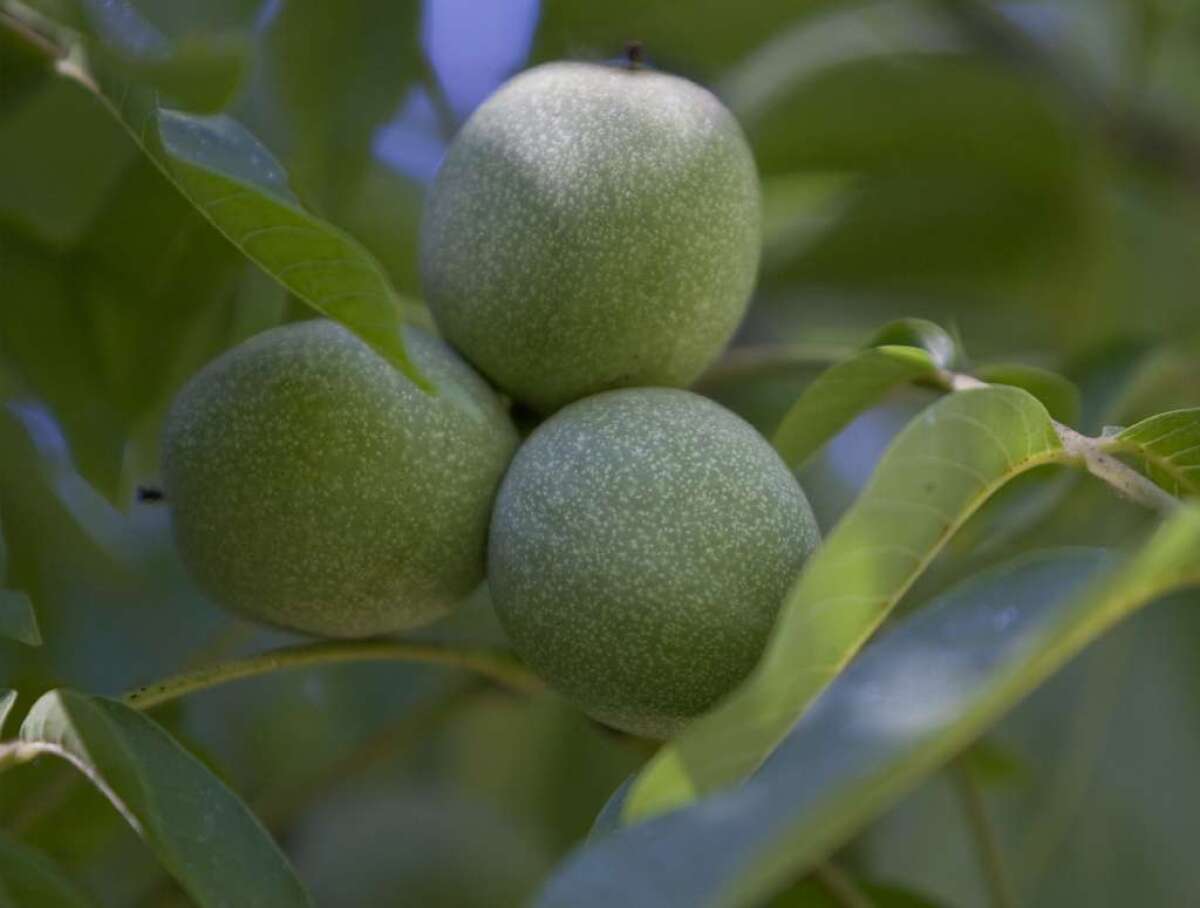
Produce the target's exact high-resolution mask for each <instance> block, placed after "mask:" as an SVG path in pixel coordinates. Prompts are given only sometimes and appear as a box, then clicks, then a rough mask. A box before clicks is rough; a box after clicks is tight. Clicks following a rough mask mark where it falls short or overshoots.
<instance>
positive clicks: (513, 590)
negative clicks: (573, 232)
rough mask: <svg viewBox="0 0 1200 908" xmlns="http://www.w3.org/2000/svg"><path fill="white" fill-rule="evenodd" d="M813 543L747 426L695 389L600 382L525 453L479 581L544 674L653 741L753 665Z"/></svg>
mask: <svg viewBox="0 0 1200 908" xmlns="http://www.w3.org/2000/svg"><path fill="white" fill-rule="evenodd" d="M817 542H818V531H817V526H816V521H815V519H814V518H813V515H812V511H811V510H810V508H809V505H808V500H807V499H806V498H805V497H804V493H803V491H801V489H800V486H799V485H798V484H797V482H796V480H795V478H794V477H793V476H792V474H791V473H790V472H789V471H788V469H787V467H786V466H785V465H784V463H783V461H781V460H780V459H779V456H778V455H777V454H776V453H775V451H774V450H773V449H772V448H771V446H770V445H768V444H767V443H766V441H765V440H763V438H762V437H761V436H760V435H759V434H758V433H757V432H756V431H755V430H754V429H753V428H752V427H751V426H750V425H749V424H748V423H746V422H744V421H743V420H742V419H741V418H739V417H738V416H735V415H734V414H733V413H731V412H729V411H728V410H726V409H725V408H723V407H721V406H720V405H718V404H716V403H713V402H712V401H710V400H707V399H705V398H702V397H699V396H697V395H695V394H692V393H691V392H688V391H678V390H674V389H667V388H639V389H629V390H621V391H610V392H607V393H604V394H599V395H596V396H594V397H589V398H586V399H584V400H581V401H579V402H578V403H575V404H571V405H570V406H568V407H565V408H564V409H562V410H560V411H559V412H558V414H556V415H555V416H553V417H552V418H551V419H549V420H548V421H547V422H545V423H543V424H542V425H541V426H540V427H539V428H538V429H537V431H535V432H534V434H533V435H532V436H530V438H529V439H528V440H527V441H526V442H525V444H524V445H522V446H521V449H520V450H519V451H518V452H517V456H516V457H515V458H514V460H513V463H512V466H511V467H510V468H509V471H508V474H507V475H506V476H505V479H504V482H503V483H502V485H501V487H500V494H499V496H498V497H497V499H496V507H495V511H494V513H493V516H492V529H491V538H490V542H489V547H488V583H489V586H490V587H491V592H492V598H493V601H494V603H495V606H496V611H497V614H498V615H499V617H500V620H501V622H502V624H503V625H504V628H505V630H506V631H507V633H508V635H509V637H510V639H511V640H512V643H513V645H514V646H515V647H516V649H517V651H518V652H519V653H520V654H521V655H522V657H523V658H524V659H525V660H526V661H528V663H529V664H530V665H531V666H532V667H533V668H534V669H535V670H536V671H537V672H538V673H540V674H541V675H543V676H544V677H545V678H546V679H547V680H548V681H549V682H550V683H551V684H552V685H553V686H554V687H556V688H557V689H558V690H559V691H561V692H562V693H563V694H564V695H565V696H567V697H568V698H570V699H572V700H573V701H575V702H576V703H577V704H578V705H579V706H581V707H582V708H583V709H584V710H586V711H587V712H588V713H589V714H591V715H592V716H593V717H595V718H596V719H599V720H600V721H602V722H605V723H607V724H609V725H612V726H614V727H616V728H620V729H624V730H626V731H629V732H633V733H635V734H639V735H645V736H648V737H655V738H663V737H668V736H670V735H672V734H674V733H675V732H677V731H678V730H679V729H680V727H681V726H682V725H683V724H684V723H686V722H687V720H688V719H689V718H691V717H692V716H695V715H696V714H698V713H700V712H702V711H704V710H705V709H707V708H708V707H709V706H711V705H712V704H713V703H714V701H716V700H717V699H718V698H719V697H721V696H722V695H723V694H725V693H727V692H728V691H729V690H730V689H731V688H732V687H733V686H734V685H735V684H736V683H737V682H738V681H740V680H741V679H742V678H744V677H745V676H746V675H747V674H748V673H749V671H750V670H751V668H753V666H754V664H755V663H756V662H757V660H758V657H759V655H760V653H761V652H762V649H763V646H764V644H765V643H766V639H767V636H768V634H769V633H770V629H771V627H772V624H773V622H774V620H775V616H776V614H777V612H778V610H779V607H780V605H781V604H782V602H783V599H784V596H785V595H786V593H787V590H788V588H789V586H790V585H791V583H792V581H793V580H794V578H795V577H796V574H797V573H798V572H799V570H800V567H801V565H802V564H803V562H804V560H805V559H806V558H807V557H808V554H809V553H810V552H811V551H812V550H813V549H814V548H815V547H816V545H817Z"/></svg>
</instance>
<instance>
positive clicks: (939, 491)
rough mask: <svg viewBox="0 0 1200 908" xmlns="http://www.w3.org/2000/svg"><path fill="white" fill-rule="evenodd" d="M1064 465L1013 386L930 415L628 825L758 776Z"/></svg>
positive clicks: (647, 785)
mask: <svg viewBox="0 0 1200 908" xmlns="http://www.w3.org/2000/svg"><path fill="white" fill-rule="evenodd" d="M1065 459H1066V456H1065V454H1064V451H1063V448H1062V445H1061V443H1060V441H1059V438H1058V436H1057V434H1056V433H1055V430H1054V427H1053V425H1052V423H1051V420H1050V417H1049V414H1047V413H1046V410H1045V408H1044V407H1043V406H1042V405H1041V404H1040V403H1039V402H1038V401H1037V400H1036V399H1035V398H1033V397H1032V396H1030V395H1029V394H1027V393H1026V392H1024V391H1021V390H1018V389H1016V388H1003V387H995V388H980V389H974V390H969V391H962V392H958V393H955V394H953V395H950V396H948V397H946V398H943V399H942V400H940V401H938V402H937V403H935V404H934V405H933V406H931V407H929V408H928V409H927V410H926V411H924V413H922V414H921V415H920V416H918V417H917V418H916V419H915V420H913V422H912V423H911V424H910V425H909V426H908V427H907V428H906V429H905V430H904V431H903V432H902V433H901V434H900V435H899V436H898V437H897V438H896V440H895V441H894V442H893V443H892V445H891V447H890V448H889V449H888V451H887V453H886V454H885V455H884V458H883V461H882V462H881V463H880V465H879V467H878V468H877V469H876V471H875V474H874V475H873V476H872V478H871V481H870V483H869V484H868V485H867V487H866V489H865V490H864V491H863V493H862V495H861V496H860V497H859V499H858V500H857V501H856V502H855V504H854V506H853V507H852V508H851V509H850V511H848V512H847V514H846V515H845V516H844V517H843V518H842V520H841V522H840V523H839V524H838V525H837V527H836V528H835V529H834V531H833V533H832V534H831V535H830V536H829V538H828V539H827V540H826V541H825V544H824V545H823V546H822V547H821V548H820V549H819V550H818V551H817V552H816V553H815V554H814V555H813V556H812V557H811V558H810V559H809V561H808V563H807V564H806V565H805V567H804V570H803V571H802V573H801V575H800V578H799V580H798V581H797V582H796V585H795V586H794V587H793V588H792V591H791V593H789V595H788V598H787V600H786V601H785V603H784V606H783V609H782V611H781V613H780V617H779V620H778V623H777V624H776V627H775V631H774V633H773V634H772V637H771V640H770V642H769V643H768V645H767V649H766V652H765V653H764V656H763V658H762V660H761V661H760V663H759V665H758V667H757V668H756V669H755V671H754V672H753V673H752V674H751V676H750V677H749V678H748V679H747V680H746V681H745V682H744V683H743V684H742V685H741V686H740V687H739V688H738V689H736V690H735V691H734V692H733V694H731V695H730V696H729V697H728V698H727V699H726V700H725V701H724V702H723V703H721V704H720V705H718V706H717V707H716V708H715V709H714V710H713V711H712V712H710V713H708V714H707V715H705V716H702V717H701V718H699V719H697V720H696V721H694V722H693V723H692V724H691V725H690V726H689V727H688V728H686V729H685V730H684V731H683V733H682V734H681V735H680V736H679V737H678V738H677V739H676V740H675V741H673V742H671V743H670V744H669V745H667V746H666V747H664V748H663V749H662V750H661V751H660V752H659V753H658V755H656V756H655V758H654V759H653V760H651V762H650V763H649V764H648V766H647V768H646V769H645V770H644V771H643V774H642V776H641V778H640V779H639V780H638V782H637V783H635V785H634V788H633V791H632V794H631V796H630V800H629V804H628V806H627V807H626V814H625V815H626V817H627V818H628V819H630V820H633V819H640V818H644V817H646V816H647V815H650V814H653V813H658V812H660V811H662V810H666V809H670V808H672V807H678V806H680V805H682V804H685V803H687V802H688V801H690V800H692V799H693V798H695V797H696V796H697V795H698V794H702V793H704V792H708V791H712V790H714V789H716V788H720V787H722V786H724V785H729V784H732V783H734V782H737V781H740V780H741V779H743V778H745V777H746V776H747V775H748V774H749V773H751V772H753V771H754V769H756V768H757V767H758V766H759V765H760V764H761V762H762V761H763V760H764V759H765V758H766V757H767V755H768V754H769V753H770V752H771V750H772V749H773V748H774V747H775V746H776V745H777V744H778V743H779V741H780V740H782V739H783V737H784V736H785V735H786V734H787V731H788V729H790V728H791V726H792V725H793V724H794V722H795V721H796V719H798V718H799V717H800V715H802V714H803V712H804V710H805V709H806V708H807V707H808V705H809V704H810V703H811V702H812V700H813V698H814V697H816V696H817V695H818V694H819V693H820V692H821V691H822V690H823V689H824V688H825V686H826V685H827V684H828V683H829V682H830V681H831V680H833V678H834V677H836V676H837V674H838V673H839V672H840V671H841V670H842V668H843V667H844V666H845V665H846V663H847V662H848V661H849V660H850V658H851V657H852V656H853V655H854V654H855V653H856V652H857V651H858V649H859V647H861V646H862V644H863V643H864V642H865V641H866V640H867V638H868V637H869V636H870V634H871V633H872V632H873V631H874V630H875V628H876V627H878V625H879V623H880V622H881V621H882V620H883V619H884V618H885V617H886V615H887V614H888V612H889V611H890V610H891V608H892V607H893V606H894V605H895V604H896V602H897V601H898V600H899V598H900V597H901V596H902V595H903V594H904V592H905V590H907V589H908V587H909V586H910V585H911V584H912V583H913V581H914V580H915V579H916V578H917V577H918V576H920V574H921V573H922V571H924V569H925V567H926V566H927V565H928V564H929V562H930V561H931V560H932V558H933V557H934V555H936V554H937V552H938V551H939V550H940V549H941V548H942V547H943V546H944V545H945V543H946V541H947V540H948V539H949V538H950V537H951V536H952V535H953V534H954V533H955V531H956V530H957V529H958V528H959V527H960V526H961V525H962V524H963V523H964V522H965V521H966V520H967V518H968V517H970V515H971V514H973V513H974V512H975V511H976V510H978V509H979V507H980V506H981V505H982V504H983V503H984V502H985V501H986V500H987V499H988V498H990V497H991V495H992V494H993V493H995V492H996V491H997V490H998V489H999V488H1001V487H1002V486H1003V485H1004V484H1005V483H1006V482H1008V481H1009V480H1011V479H1013V478H1014V477H1015V476H1018V475H1020V474H1022V473H1025V472H1027V471H1028V470H1031V469H1033V468H1035V467H1038V466H1041V465H1043V464H1048V463H1056V462H1062V461H1064V460H1065Z"/></svg>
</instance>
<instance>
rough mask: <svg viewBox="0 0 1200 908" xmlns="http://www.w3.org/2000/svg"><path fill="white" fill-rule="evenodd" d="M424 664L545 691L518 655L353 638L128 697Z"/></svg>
mask: <svg viewBox="0 0 1200 908" xmlns="http://www.w3.org/2000/svg"><path fill="white" fill-rule="evenodd" d="M388 661H401V662H422V663H428V664H431V665H447V666H453V667H457V668H465V669H470V670H471V671H474V672H478V673H479V674H481V675H483V676H485V677H487V678H490V679H491V680H493V681H496V682H498V683H500V684H502V685H504V686H505V687H509V688H512V689H513V690H516V691H519V692H521V693H533V692H536V691H539V690H541V689H542V687H543V685H542V681H541V680H540V679H539V678H538V677H537V676H535V675H534V674H533V673H532V672H530V671H529V669H527V668H525V666H524V665H522V664H521V663H520V662H519V661H518V660H517V659H516V657H514V656H512V655H510V654H509V653H506V652H503V651H501V650H495V649H482V648H480V649H464V648H459V647H453V646H448V645H446V644H442V643H416V642H410V641H406V640H353V641H331V642H326V643H310V644H304V645H301V646H289V647H284V648H282V649H277V650H270V651H268V652H265V653H258V654H256V655H254V656H248V657H246V658H244V659H235V660H233V661H230V662H225V663H222V664H220V665H215V666H212V667H210V668H204V669H199V670H198V671H194V672H185V673H183V674H180V675H175V676H173V677H170V678H166V679H164V680H162V681H158V682H155V683H153V684H149V685H147V686H145V687H140V688H138V689H137V690H133V691H130V692H129V693H127V694H126V695H125V696H124V698H123V699H124V702H125V704H126V705H127V706H132V707H133V708H134V709H153V708H154V707H155V706H159V705H161V704H163V703H168V702H170V701H172V700H177V699H178V698H180V697H184V696H187V695H188V694H192V693H196V692H198V691H202V690H207V689H209V688H211V687H217V686H219V685H222V684H228V683H229V682H231V681H240V680H242V679H243V678H254V677H257V676H258V675H266V674H270V673H272V672H277V671H288V670H291V669H297V668H308V667H310V666H314V665H332V664H336V663H346V662H388Z"/></svg>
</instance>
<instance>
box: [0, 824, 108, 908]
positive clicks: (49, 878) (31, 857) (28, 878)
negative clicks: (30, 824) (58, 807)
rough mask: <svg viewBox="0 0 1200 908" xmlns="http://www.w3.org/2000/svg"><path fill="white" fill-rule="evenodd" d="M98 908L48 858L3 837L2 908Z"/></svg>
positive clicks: (0, 846) (0, 869) (0, 845)
mask: <svg viewBox="0 0 1200 908" xmlns="http://www.w3.org/2000/svg"><path fill="white" fill-rule="evenodd" d="M95 905H96V903H95V902H93V901H92V900H91V899H90V898H89V897H88V896H87V894H86V893H84V892H83V891H82V890H81V889H80V888H79V887H78V886H77V885H76V884H75V882H74V881H72V880H71V879H70V878H69V877H68V876H67V875H66V873H65V872H64V871H63V869H62V868H61V867H59V866H58V865H57V864H55V863H54V862H53V861H52V860H50V858H48V857H47V856H46V855H44V854H42V853H41V852H40V851H38V850H37V849H35V848H30V847H29V846H28V845H23V844H21V843H20V842H17V841H15V840H14V839H10V838H9V837H8V836H6V835H0V908H95Z"/></svg>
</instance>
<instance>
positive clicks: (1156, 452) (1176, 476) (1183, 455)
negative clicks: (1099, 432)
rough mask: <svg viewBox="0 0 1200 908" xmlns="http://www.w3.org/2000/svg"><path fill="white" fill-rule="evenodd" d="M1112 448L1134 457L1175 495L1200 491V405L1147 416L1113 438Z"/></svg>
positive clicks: (1154, 478)
mask: <svg viewBox="0 0 1200 908" xmlns="http://www.w3.org/2000/svg"><path fill="white" fill-rule="evenodd" d="M1108 450H1109V451H1111V452H1112V453H1115V454H1126V455H1130V456H1131V457H1133V458H1134V459H1135V460H1137V461H1138V462H1139V463H1140V464H1141V466H1142V468H1143V469H1144V471H1145V473H1146V475H1147V476H1149V477H1150V478H1151V479H1152V480H1154V482H1156V483H1157V484H1158V485H1160V486H1162V487H1163V488H1164V489H1166V490H1167V491H1168V492H1170V493H1171V494H1172V495H1200V408H1197V409H1193V410H1174V411H1172V412H1170V413H1160V414H1158V415H1157V416H1151V417H1150V418H1149V419H1144V420H1142V421H1141V422H1139V423H1137V424H1136V425H1132V426H1130V427H1129V428H1128V429H1125V430H1124V431H1123V432H1121V433H1120V434H1119V435H1117V436H1116V437H1115V438H1113V439H1112V441H1111V442H1110V443H1109V445H1108Z"/></svg>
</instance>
